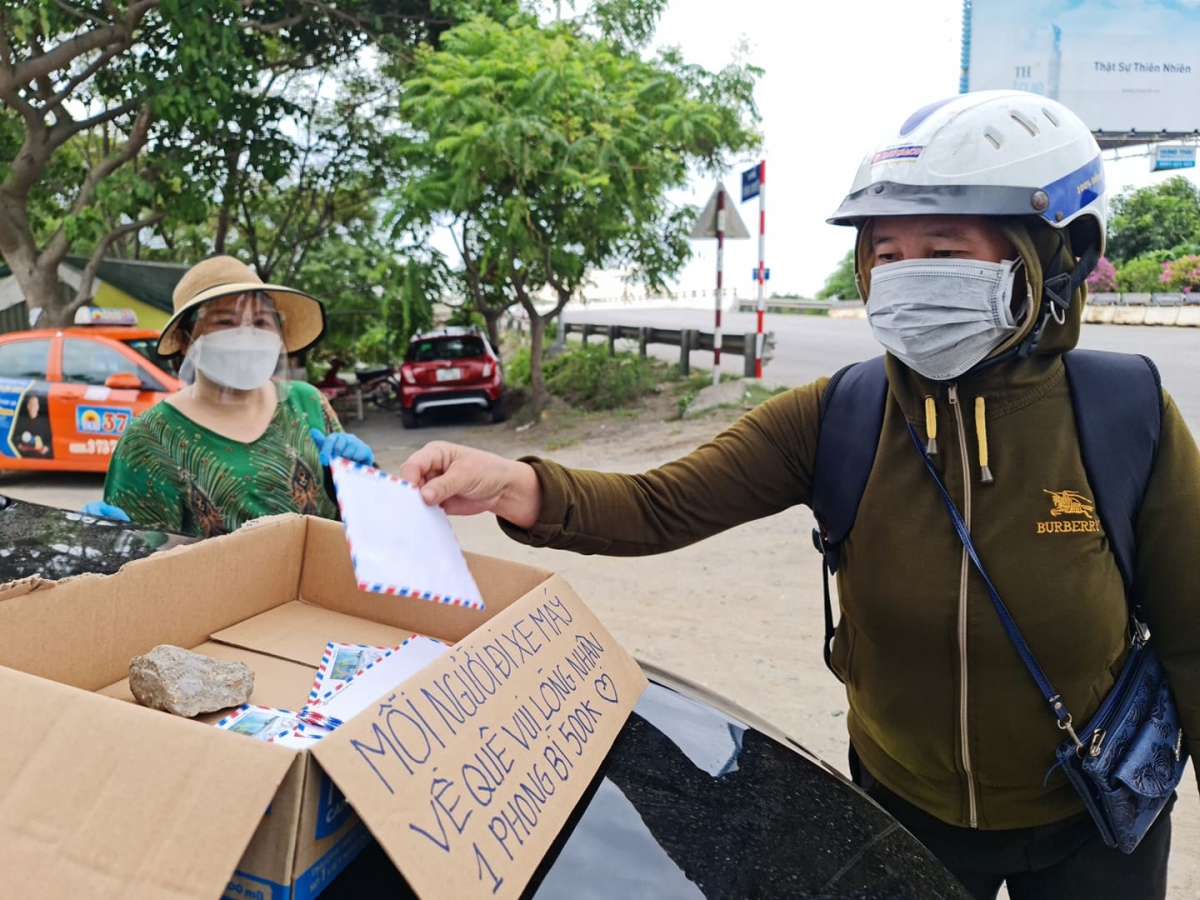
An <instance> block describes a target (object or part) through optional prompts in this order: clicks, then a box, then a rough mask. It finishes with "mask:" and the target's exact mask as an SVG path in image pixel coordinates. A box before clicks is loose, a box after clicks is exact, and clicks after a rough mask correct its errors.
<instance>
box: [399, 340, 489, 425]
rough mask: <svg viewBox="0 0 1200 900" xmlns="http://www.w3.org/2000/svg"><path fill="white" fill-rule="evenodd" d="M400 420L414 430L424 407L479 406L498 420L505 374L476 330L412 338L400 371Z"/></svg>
mask: <svg viewBox="0 0 1200 900" xmlns="http://www.w3.org/2000/svg"><path fill="white" fill-rule="evenodd" d="M400 375H401V379H400V382H401V383H400V421H401V423H402V424H403V425H404V427H405V428H416V427H417V419H418V417H419V416H420V415H421V413H423V412H425V411H426V410H428V409H434V408H435V407H444V406H467V407H478V408H480V409H485V410H487V411H488V412H489V413H490V414H491V417H492V421H493V422H503V421H504V417H505V412H504V373H503V371H502V370H501V368H500V358H499V357H498V356H496V353H495V351H494V350H492V348H491V346H490V345H489V344H488V342H487V338H485V337H484V336H483V334H482V333H481V332H480V331H479V330H478V329H475V328H459V327H450V328H442V329H439V330H437V331H428V332H425V333H424V334H418V335H416V336H415V337H414V338H413V339H412V340H411V341H409V344H408V353H407V354H406V355H405V357H404V365H403V366H401V367H400Z"/></svg>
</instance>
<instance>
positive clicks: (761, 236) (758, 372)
mask: <svg viewBox="0 0 1200 900" xmlns="http://www.w3.org/2000/svg"><path fill="white" fill-rule="evenodd" d="M766 247H767V161H766V160H765V159H764V160H762V161H761V162H760V163H759V164H758V332H757V339H756V340H755V342H754V377H755V378H762V361H763V313H764V312H765V311H766V289H765V283H766V275H767V265H766V257H767V249H766Z"/></svg>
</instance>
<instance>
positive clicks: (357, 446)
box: [309, 428, 375, 466]
mask: <svg viewBox="0 0 1200 900" xmlns="http://www.w3.org/2000/svg"><path fill="white" fill-rule="evenodd" d="M309 434H311V435H312V439H313V440H314V441H315V442H316V444H317V450H318V451H320V456H321V465H323V466H327V465H329V461H330V460H331V459H333V457H335V456H342V457H345V458H346V459H348V460H350V462H356V463H362V464H363V465H365V466H373V465H375V454H374V453H372V452H371V448H370V447H368V446H367V445H366V444H365V443H364V442H363V441H361V440H360V439H358V438H356V437H355V436H354V435H352V434H347V433H346V432H344V431H335V432H334V433H333V434H325V433H324V432H323V431H321V429H320V428H314V429H312V431H310V432H309Z"/></svg>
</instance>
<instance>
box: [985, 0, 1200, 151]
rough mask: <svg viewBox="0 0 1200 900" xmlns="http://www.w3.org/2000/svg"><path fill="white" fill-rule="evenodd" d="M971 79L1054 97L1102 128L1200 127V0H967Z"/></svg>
mask: <svg viewBox="0 0 1200 900" xmlns="http://www.w3.org/2000/svg"><path fill="white" fill-rule="evenodd" d="M963 65H964V71H963V80H962V82H963V83H962V89H963V90H971V91H980V90H993V89H1016V90H1025V91H1033V92H1035V93H1038V94H1044V95H1046V96H1047V97H1052V98H1054V99H1056V100H1058V101H1059V102H1061V103H1063V104H1065V105H1066V106H1067V107H1069V108H1070V109H1072V110H1073V111H1074V112H1075V113H1076V114H1077V115H1079V117H1080V118H1082V119H1083V121H1084V122H1085V123H1087V125H1088V127H1089V128H1091V129H1092V131H1095V132H1099V133H1103V134H1111V135H1131V133H1133V132H1138V133H1141V134H1143V135H1145V134H1191V133H1194V132H1196V131H1198V130H1200V0H967V2H966V4H965V11H964V21H963Z"/></svg>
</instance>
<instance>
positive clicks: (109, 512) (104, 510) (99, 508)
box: [79, 500, 129, 522]
mask: <svg viewBox="0 0 1200 900" xmlns="http://www.w3.org/2000/svg"><path fill="white" fill-rule="evenodd" d="M79 511H80V512H81V513H83V514H84V515H87V516H102V517H104V518H105V519H116V520H117V521H118V522H128V521H129V515H128V514H127V513H126V512H125V510H123V509H121V507H119V506H113V505H112V504H111V503H105V502H104V501H103V500H93V501H92V502H91V503H89V504H87V505H86V506H84V507H83V508H82V509H81V510H79Z"/></svg>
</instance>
